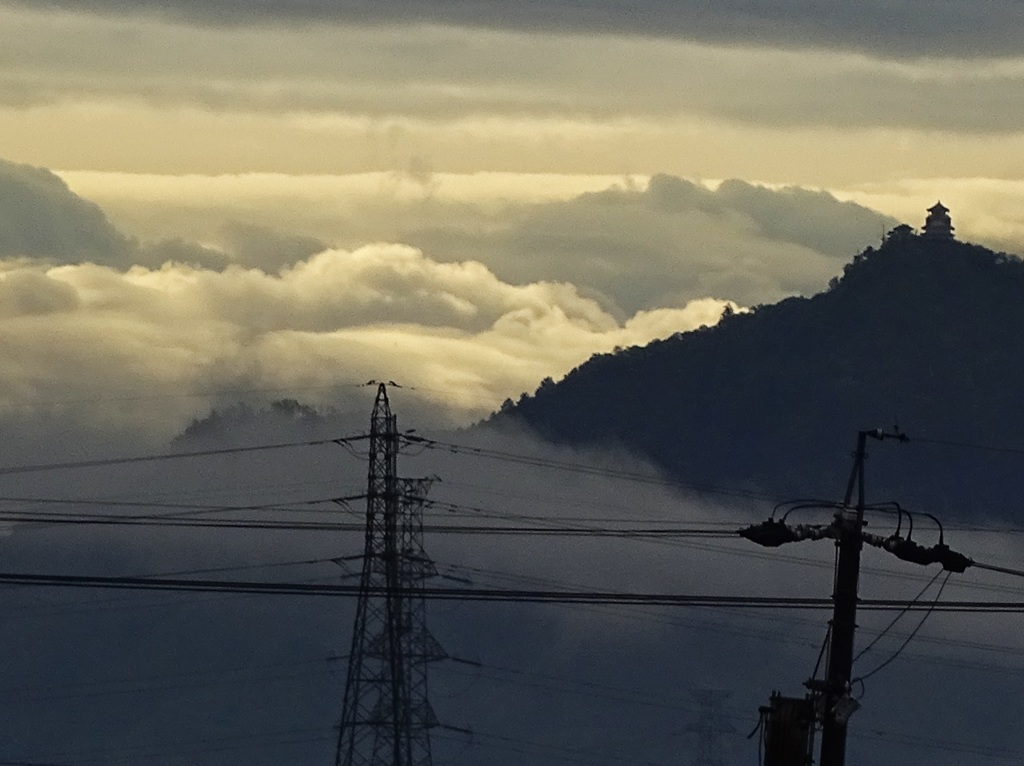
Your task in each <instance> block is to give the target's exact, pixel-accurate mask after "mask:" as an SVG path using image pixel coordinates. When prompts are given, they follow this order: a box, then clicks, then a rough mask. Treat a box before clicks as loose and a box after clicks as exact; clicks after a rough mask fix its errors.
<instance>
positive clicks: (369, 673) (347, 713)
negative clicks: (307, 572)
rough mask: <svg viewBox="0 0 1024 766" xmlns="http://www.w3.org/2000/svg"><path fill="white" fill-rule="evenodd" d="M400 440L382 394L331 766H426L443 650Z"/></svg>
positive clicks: (420, 486)
mask: <svg viewBox="0 0 1024 766" xmlns="http://www.w3.org/2000/svg"><path fill="white" fill-rule="evenodd" d="M399 445H400V439H399V435H398V429H397V425H396V419H395V416H394V415H392V414H391V406H390V403H389V402H388V394H387V389H386V387H385V386H384V384H383V383H382V384H380V385H379V386H378V388H377V397H376V400H375V401H374V405H373V414H372V415H371V418H370V451H369V452H370V454H369V472H368V477H367V488H366V541H365V548H364V551H363V570H362V578H361V580H360V583H359V598H358V602H357V605H356V618H355V625H354V627H353V632H352V650H351V652H350V654H349V661H348V674H347V677H346V680H345V698H344V702H343V704H342V714H341V728H340V731H339V734H338V748H337V754H336V756H335V766H431V753H430V729H431V728H432V727H433V726H435V725H437V718H436V716H435V715H434V711H433V709H432V708H431V706H430V702H429V701H428V699H427V664H428V663H429V662H431V661H433V660H437V659H443V658H444V657H445V654H444V651H443V650H442V649H441V647H440V645H439V644H438V643H437V641H436V640H435V639H434V637H433V636H431V635H430V632H429V631H428V630H427V626H426V619H425V608H424V598H423V583H424V580H425V579H426V578H428V577H430V576H432V575H433V574H435V568H434V564H433V562H432V561H431V560H430V559H429V558H428V557H427V555H426V554H425V553H424V550H423V497H424V495H425V494H426V490H427V488H428V484H429V482H427V481H423V480H413V479H400V478H398V476H397V459H398V451H399Z"/></svg>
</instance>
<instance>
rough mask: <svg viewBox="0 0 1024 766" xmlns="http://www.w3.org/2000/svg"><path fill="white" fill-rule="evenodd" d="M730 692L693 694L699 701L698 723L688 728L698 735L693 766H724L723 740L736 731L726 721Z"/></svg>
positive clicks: (704, 690) (711, 691)
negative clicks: (726, 707)
mask: <svg viewBox="0 0 1024 766" xmlns="http://www.w3.org/2000/svg"><path fill="white" fill-rule="evenodd" d="M730 696H731V694H730V692H723V691H713V690H711V689H701V690H699V691H696V692H694V693H693V697H694V699H695V700H696V701H697V705H698V712H697V721H696V722H695V723H693V724H691V725H690V726H688V727H687V730H688V731H692V732H694V733H695V734H696V735H697V758H696V759H695V760H694V761H693V766H723V764H724V763H725V761H724V757H725V753H724V750H725V748H724V747H723V738H724V735H726V734H733V733H735V731H736V729H735V728H734V727H733V726H732V724H730V723H729V722H728V721H726V720H725V713H724V710H723V708H724V705H725V701H726V700H727V699H728V698H729V697H730Z"/></svg>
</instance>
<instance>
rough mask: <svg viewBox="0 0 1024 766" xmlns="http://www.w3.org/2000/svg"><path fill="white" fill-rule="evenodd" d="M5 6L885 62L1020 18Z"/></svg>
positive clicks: (146, 1) (47, 1)
mask: <svg viewBox="0 0 1024 766" xmlns="http://www.w3.org/2000/svg"><path fill="white" fill-rule="evenodd" d="M7 4H8V5H9V6H12V7H25V8H43V9H50V8H52V7H54V6H55V5H56V6H58V7H62V8H66V9H70V10H74V11H78V12H82V11H91V12H97V13H103V14H112V15H114V14H116V15H128V14H154V15H161V16H165V17H171V18H176V19H180V20H182V21H185V22H189V23H200V24H213V25H219V24H229V25H259V24H288V23H302V24H307V23H308V24H323V23H346V24H361V25H367V26H382V25H422V24H440V25H454V26H471V27H484V28H490V29H507V30H518V31H524V32H545V33H551V32H555V33H562V34H573V33H586V34H592V33H597V34H610V35H636V36H644V37H660V38H675V39H683V40H696V41H701V42H711V43H716V44H726V45H759V46H761V45H763V46H771V47H785V48H819V49H836V48H837V49H840V50H856V51H867V52H870V53H872V54H876V55H882V56H886V57H890V58H908V57H916V56H957V57H964V58H972V57H978V56H1001V55H1015V54H1020V53H1021V52H1022V48H1021V41H1020V37H1019V35H1016V34H1014V30H1015V29H1017V28H1019V27H1020V26H1021V24H1022V22H1024V10H1022V9H1021V8H1020V7H1019V6H1018V5H1017V4H1015V3H1012V2H992V3H984V4H978V3H971V2H967V1H966V0H949V1H948V2H943V3H938V4H936V3H933V2H926V1H925V0H900V1H899V2H884V3H883V2H877V1H876V0H858V1H857V2H850V3H829V4H826V5H822V4H821V3H812V2H809V0H801V1H800V2H787V3H749V2H741V1H740V0H728V1H727V2H720V3H716V4H715V5H714V6H713V7H709V6H708V5H707V4H706V3H703V2H698V1H697V0H686V1H685V2H667V1H665V0H646V2H643V3H641V4H640V5H639V6H638V5H637V4H636V3H632V2H626V0H587V2H582V3H580V2H576V3H568V2H565V0H560V1H559V2H553V3H549V2H536V1H535V0H529V1H527V2H511V3H491V2H477V1H476V0H457V1H455V2H452V1H451V0H432V1H428V2H413V1H411V0H400V1H399V2H389V3H386V4H373V3H359V2H333V0H303V2H290V3H270V2H264V3H258V4H254V3H252V2H244V1H243V0H172V1H171V2H167V0H57V2H54V1H53V0H7Z"/></svg>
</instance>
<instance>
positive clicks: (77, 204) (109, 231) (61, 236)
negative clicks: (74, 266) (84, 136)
mask: <svg viewBox="0 0 1024 766" xmlns="http://www.w3.org/2000/svg"><path fill="white" fill-rule="evenodd" d="M136 254H137V250H136V247H135V244H134V243H133V242H132V241H131V240H130V239H129V238H127V237H125V236H123V235H122V234H121V233H120V232H118V231H117V229H115V228H114V226H113V225H112V224H111V223H110V221H108V220H107V218H106V216H105V215H104V214H103V211H102V210H100V208H99V207H97V206H96V205H94V204H93V203H91V202H88V201H86V200H84V199H82V198H81V197H78V196H77V195H75V194H73V193H72V192H71V190H70V189H68V187H67V184H65V183H64V181H62V180H61V179H60V178H58V177H57V176H56V175H54V174H53V173H51V172H50V171H48V170H45V169H42V168H35V167H30V166H28V165H18V164H15V163H11V162H6V161H3V160H0V258H5V259H11V258H41V259H46V260H54V261H58V262H63V263H68V262H77V261H83V260H85V261H88V260H99V261H101V262H106V263H124V264H127V263H130V262H131V259H132V256H134V255H136Z"/></svg>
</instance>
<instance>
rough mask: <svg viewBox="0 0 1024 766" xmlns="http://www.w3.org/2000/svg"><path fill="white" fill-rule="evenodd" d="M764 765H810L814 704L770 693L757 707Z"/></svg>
mask: <svg viewBox="0 0 1024 766" xmlns="http://www.w3.org/2000/svg"><path fill="white" fill-rule="evenodd" d="M760 713H761V732H762V739H763V743H764V766H810V764H811V763H813V762H814V723H815V713H814V701H813V699H811V698H810V697H783V696H782V695H781V694H779V693H778V692H773V693H772V696H771V700H770V701H769V704H768V705H767V706H766V707H762V708H760Z"/></svg>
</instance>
